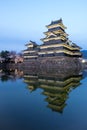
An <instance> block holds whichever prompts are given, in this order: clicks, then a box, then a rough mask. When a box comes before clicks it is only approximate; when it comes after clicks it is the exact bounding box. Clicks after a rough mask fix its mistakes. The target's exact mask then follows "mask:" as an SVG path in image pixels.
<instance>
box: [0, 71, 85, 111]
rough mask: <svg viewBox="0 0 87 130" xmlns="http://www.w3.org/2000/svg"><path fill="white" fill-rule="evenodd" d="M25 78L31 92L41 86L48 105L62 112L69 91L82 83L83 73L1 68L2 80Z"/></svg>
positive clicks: (24, 80) (0, 75)
mask: <svg viewBox="0 0 87 130" xmlns="http://www.w3.org/2000/svg"><path fill="white" fill-rule="evenodd" d="M19 78H23V82H25V83H26V85H27V88H28V89H29V91H30V92H34V91H35V90H36V89H38V88H41V89H42V90H43V92H42V94H43V95H45V101H46V102H47V103H48V105H47V107H48V108H50V109H52V110H53V111H56V112H59V113H62V112H63V110H64V108H65V106H66V105H67V104H66V101H67V99H68V98H69V93H70V91H72V90H73V89H75V88H76V87H78V86H79V85H80V83H81V82H80V81H81V80H82V79H83V74H82V73H81V72H80V71H77V70H76V71H74V72H73V71H71V72H70V71H68V72H67V71H66V70H65V71H64V70H63V71H60V70H57V71H52V70H46V71H38V72H37V73H36V72H34V71H31V70H17V69H16V70H0V79H1V80H2V81H7V80H13V81H14V80H16V79H19Z"/></svg>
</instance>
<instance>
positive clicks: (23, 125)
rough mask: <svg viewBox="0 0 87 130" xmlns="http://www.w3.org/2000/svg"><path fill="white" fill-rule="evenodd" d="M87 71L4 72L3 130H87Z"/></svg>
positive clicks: (0, 83)
mask: <svg viewBox="0 0 87 130" xmlns="http://www.w3.org/2000/svg"><path fill="white" fill-rule="evenodd" d="M86 120H87V70H84V71H80V70H75V71H71V72H69V71H68V72H67V71H66V70H65V71H61V70H57V71H56V72H52V70H46V71H44V72H43V71H41V72H40V71H38V73H36V72H34V71H32V70H17V69H15V70H12V69H10V71H9V70H7V69H5V68H4V69H1V70H0V129H1V130H5V129H6V130H7V129H9V130H17V129H18V130H29V129H30V130H36V129H37V130H53V129H54V130H73V129H79V130H86V129H87V123H86Z"/></svg>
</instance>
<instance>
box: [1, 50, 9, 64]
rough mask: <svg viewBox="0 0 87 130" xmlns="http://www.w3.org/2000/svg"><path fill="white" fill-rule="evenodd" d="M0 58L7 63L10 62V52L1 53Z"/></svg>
mask: <svg viewBox="0 0 87 130" xmlns="http://www.w3.org/2000/svg"><path fill="white" fill-rule="evenodd" d="M0 56H1V57H2V58H4V59H5V62H8V61H9V51H7V50H6V51H1V53H0Z"/></svg>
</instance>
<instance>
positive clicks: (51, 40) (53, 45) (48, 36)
mask: <svg viewBox="0 0 87 130" xmlns="http://www.w3.org/2000/svg"><path fill="white" fill-rule="evenodd" d="M46 27H47V31H46V32H44V34H45V37H44V38H42V39H41V40H42V42H43V44H42V45H38V44H37V43H35V42H33V41H30V42H29V43H28V44H26V46H27V49H26V50H24V51H23V55H24V61H29V60H30V61H31V60H32V59H33V60H35V59H39V58H40V59H41V58H42V59H43V58H51V57H62V56H63V57H73V58H79V57H81V56H82V54H81V52H80V49H81V48H80V47H79V46H78V45H76V44H75V43H73V42H71V41H70V40H69V38H68V34H67V33H66V32H65V29H66V27H65V26H64V24H63V21H62V19H59V20H56V21H52V22H51V23H50V24H49V25H46Z"/></svg>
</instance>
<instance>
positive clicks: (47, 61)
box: [23, 56, 82, 71]
mask: <svg viewBox="0 0 87 130" xmlns="http://www.w3.org/2000/svg"><path fill="white" fill-rule="evenodd" d="M23 68H24V69H29V70H30V69H31V70H33V71H38V70H39V71H44V70H45V71H46V70H50V71H51V70H52V71H53V70H54V71H57V70H58V71H59V70H60V71H64V70H65V69H66V70H71V69H72V70H76V69H81V68H82V65H81V63H80V61H79V59H78V58H72V57H64V56H60V57H59V56H58V57H43V58H38V59H32V60H29V61H25V62H24V63H23Z"/></svg>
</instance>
